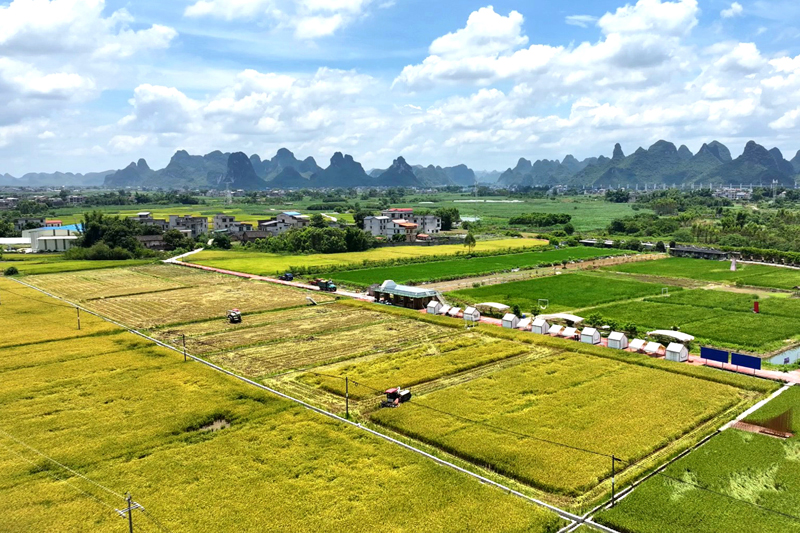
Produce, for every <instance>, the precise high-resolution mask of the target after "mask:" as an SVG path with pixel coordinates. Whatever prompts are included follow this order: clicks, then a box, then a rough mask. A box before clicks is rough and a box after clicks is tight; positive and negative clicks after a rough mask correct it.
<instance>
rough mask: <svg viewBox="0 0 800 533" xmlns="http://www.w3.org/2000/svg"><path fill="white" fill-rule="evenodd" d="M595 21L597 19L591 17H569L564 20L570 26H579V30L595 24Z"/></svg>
mask: <svg viewBox="0 0 800 533" xmlns="http://www.w3.org/2000/svg"><path fill="white" fill-rule="evenodd" d="M597 20H598V19H597V17H593V16H592V15H569V16H568V17H567V18H566V19H564V21H565V22H566V23H567V24H569V25H570V26H580V27H581V28H588V27H589V26H592V25H594V24H595V23H597Z"/></svg>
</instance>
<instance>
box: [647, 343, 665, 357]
mask: <svg viewBox="0 0 800 533" xmlns="http://www.w3.org/2000/svg"><path fill="white" fill-rule="evenodd" d="M663 347H664V345H663V344H659V343H657V342H648V343H647V346H645V347H644V351H645V352H647V353H651V354H652V353H658V352H659V351H660V350H661V348H663Z"/></svg>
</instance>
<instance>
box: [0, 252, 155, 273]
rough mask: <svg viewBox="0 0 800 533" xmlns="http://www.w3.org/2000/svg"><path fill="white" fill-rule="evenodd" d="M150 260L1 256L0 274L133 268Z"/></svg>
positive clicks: (58, 256) (28, 255)
mask: <svg viewBox="0 0 800 533" xmlns="http://www.w3.org/2000/svg"><path fill="white" fill-rule="evenodd" d="M152 262H153V260H152V259H134V260H129V261H70V260H66V259H64V256H63V255H60V254H58V255H54V254H8V253H6V254H3V259H2V260H0V273H2V272H5V270H6V269H7V268H8V267H12V266H13V267H15V268H16V269H17V270H18V271H19V273H20V275H23V276H24V275H33V274H52V273H56V272H79V271H83V270H100V269H106V268H119V267H133V266H137V265H146V264H149V263H152Z"/></svg>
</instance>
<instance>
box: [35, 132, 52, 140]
mask: <svg viewBox="0 0 800 533" xmlns="http://www.w3.org/2000/svg"><path fill="white" fill-rule="evenodd" d="M37 137H38V138H39V139H41V140H43V141H46V140H48V139H55V138H56V134H55V133H53V132H52V131H43V132H42V133H40V134H39V135H37Z"/></svg>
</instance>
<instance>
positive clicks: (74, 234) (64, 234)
mask: <svg viewBox="0 0 800 533" xmlns="http://www.w3.org/2000/svg"><path fill="white" fill-rule="evenodd" d="M80 233H81V226H80V224H73V225H70V226H59V227H57V228H38V229H30V230H26V231H24V232H22V237H23V238H26V239H30V240H31V252H33V253H44V252H56V253H58V252H66V251H67V250H69V249H70V248H72V247H73V246H75V241H77V240H78V236H79V235H80Z"/></svg>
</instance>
